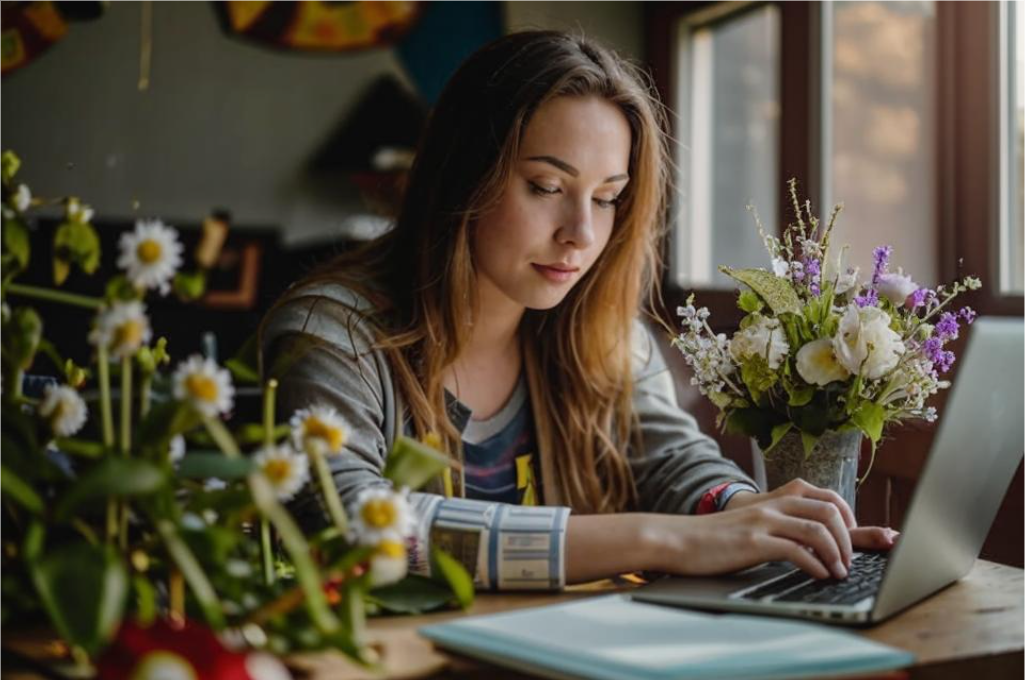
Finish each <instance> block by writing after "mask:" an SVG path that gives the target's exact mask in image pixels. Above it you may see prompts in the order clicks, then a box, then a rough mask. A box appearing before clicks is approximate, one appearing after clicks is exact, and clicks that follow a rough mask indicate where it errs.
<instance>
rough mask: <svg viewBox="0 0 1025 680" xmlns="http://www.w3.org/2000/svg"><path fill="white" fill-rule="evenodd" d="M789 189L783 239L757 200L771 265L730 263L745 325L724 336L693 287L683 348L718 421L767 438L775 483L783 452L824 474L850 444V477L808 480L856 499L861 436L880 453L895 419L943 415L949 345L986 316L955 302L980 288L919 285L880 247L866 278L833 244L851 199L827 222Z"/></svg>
mask: <svg viewBox="0 0 1025 680" xmlns="http://www.w3.org/2000/svg"><path fill="white" fill-rule="evenodd" d="M789 189H790V191H789V193H790V199H791V201H792V203H793V210H794V215H795V217H796V222H795V223H792V224H789V225H788V226H787V227H786V229H785V230H784V232H783V236H782V239H780V238H777V237H775V236H773V235H770V234H768V233H766V231H765V229H764V227H763V226H762V223H761V220H760V219H759V218H758V214H757V212H756V211H755V210H754V209H753V208H751V207H749V210H751V212H752V214H753V216H754V219H755V223H756V225H757V228H758V231H759V234H760V235H761V237H762V240H763V242H764V244H765V247H766V249H767V250H768V254H769V258H770V260H771V271H769V270H765V269H745V270H734V269H730V268H729V267H720V271H722V272H723V273H724V274H726V275H727V276H730V277H731V278H733V279H734V280H736V281H737V282H739V283H741V284H743V285H744V286H745V287H746V289H744V290H742V291H741V292H740V294H739V297H738V299H737V305H738V307H739V308H740V309H741V310H742V311H743V312H745V313H746V314H745V316H744V317H743V319H742V320H741V322H740V328H739V330H737V332H736V333H734V334H733V336H732V337H727V336H726V335H725V334H722V333H720V334H716V333H713V332H712V329H711V328H710V326H709V324H708V316H709V312H708V309H707V308H704V307H701V308H695V307H694V296H693V295H691V296H690V297H689V298H688V300H687V305H686V306H684V307H680V308H679V309H678V314H679V315H680V316H681V317H682V327H683V332H681V333H679V335H678V336H677V337H675V338H674V340H673V344H674V346H675V347H677V348H678V349H679V350H680V351H681V352H682V353H683V356H684V358H685V359H686V361H687V363H688V364H689V365H690V366H691V368H692V369H693V371H694V375H693V377H692V378H691V383H692V384H693V385H696V386H697V387H698V389H699V390H700V392H701V393H702V394H704V395H705V396H707V397H708V398H709V399H710V400H711V401H712V402H713V403H714V404H715V405H716V406H717V407H718V408H719V420H718V422H719V425H720V426H721V427H723V428H724V429H725V430H726V431H727V432H731V433H735V434H744V435H747V436H750V437H754V438H755V439H756V440H757V442H758V444H759V446H760V447H761V449H762V451H763V453H764V454H765V457H766V463H767V467H768V468H769V473H770V474H769V477H770V479H769V483H770V486H775V485H776V484H774V483H773V479H772V476H773V474H772V472H773V468H772V467H771V464H772V463H773V458H776V459H786V460H789V461H792V462H793V464H792V465H789V466H788V467H789V470H790V471H791V472H793V471H794V470H795V466H797V469H800V466H806V467H804V468H803V470H804V471H805V472H807V471H809V470H811V471H812V474H811V475H810V476H813V477H814V469H815V467H816V462H817V461H819V460H822V461H825V460H826V459H827V458H828V457H829V456H828V454H830V453H832V452H834V451H835V450H836V449H838V448H839V449H846V451H847V453H846V454H845V457H846V458H848V459H853V465H854V467H853V470H852V471H850V470H849V474H847V475H846V477H845V481H843V482H837V481H836V479H835V476H834V477H833V478H832V480H831V479H829V475H828V474H826V473H824V474H825V475H826V479H821V478H820V479H808V481H811V482H813V483H819V484H822V485H825V486H832V487H833V488H835V489H836V490H838V491H843V492H844V495H845V496H847V500H848V502H849V503H852V502H853V494H854V487H853V476H854V475H856V471H857V457H858V452H859V450H860V441H861V436H862V435H864V436H866V437H868V439H869V440H870V441H871V443H872V453H873V456H874V454H875V448H876V445H877V444H878V443H879V440H880V438H881V437H882V435H883V431H884V429H885V427H886V425H887V424H889V423H893V422H900V421H902V420H905V419H909V418H920V419H924V420H927V421H930V422H931V421H933V420H935V418H936V410H935V408H933V407H931V406H927V405H926V400H927V399H928V398H929V397H930V396H931V395H933V394H936V392H937V391H938V390H940V389H944V388H946V387H949V382H948V381H946V380H943V378H942V375H943V374H944V373H946V372H947V371H948V370H949V369H950V367H951V364H952V363H953V362H954V354H953V353H952V352H951V351H949V350H948V349H945V345H946V344H947V343H948V342H949V341H951V340H954V339H956V338H957V337H958V332H959V328H960V326H961V325H962V324H970V323H971V322H972V320H973V319H974V318H975V313H974V312H973V311H972V310H971V309H970V308H968V307H962V308H961V309H960V310H958V311H957V312H954V311H951V310H950V309H949V306H950V303H951V301H952V300H953V299H954V298H955V297H956V296H957V295H959V294H960V293H962V292H964V291H966V290H975V289H978V288H979V287H980V285H981V284H980V282H979V280H978V279H977V278H974V277H970V276H969V277H966V278H964V279H963V280H961V281H958V282H956V283H954V284H953V285H952V286H950V287H946V286H939V287H937V288H936V289H928V288H923V287H920V286H918V285H917V284H915V283H914V281H912V279H911V277H910V276H909V275H907V274H905V273H904V271H903V270H901V269H898V270H897V271H896V272H891V271H890V270H889V259H890V255H891V253H892V248H890V247H889V246H883V247H879V248H876V249H875V251H874V266H873V269H872V272H871V276H870V277H869V278H868V279H867V280H863V279H862V278H861V277H860V276H859V270H858V269H857V268H851V267H846V266H845V258H846V251H847V248H846V247H844V248H842V249H840V250H839V251H838V252H836V253H833V252H831V249H830V246H831V244H830V235H831V234H832V231H833V228H834V225H835V224H836V219H837V217H838V215H839V214H840V212H841V210H842V205H837V206H835V207H834V208H833V210H832V212H831V214H830V216H829V219H828V220H827V221H826V222H825V224H823V223H821V222H820V220H819V219H818V218H816V217H815V215H814V214H813V213H812V209H811V203H810V201H805V202H804V204H803V205H802V204H801V203H800V201H799V200H798V197H797V189H796V181H795V180H791V181H790V183H789ZM776 462H779V461H778V460H777V461H776ZM823 465H826V466H832V465H833V464H832V463H823ZM869 467H871V463H870V464H869ZM866 475H867V472H866ZM784 476H786V475H784ZM863 479H864V478H863ZM783 481H786V479H783V478H780V479H778V480H777V483H778V482H783ZM830 481H832V482H833V483H830ZM823 482H825V483H823ZM838 486H839V487H840V488H837V487H838Z"/></svg>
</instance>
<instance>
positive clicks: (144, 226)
mask: <svg viewBox="0 0 1025 680" xmlns="http://www.w3.org/2000/svg"><path fill="white" fill-rule="evenodd" d="M119 247H120V248H121V256H120V257H119V258H118V260H117V266H119V267H122V268H124V269H125V270H126V271H127V275H128V280H129V281H131V282H132V285H134V286H135V287H136V288H147V289H148V288H155V289H158V290H159V291H160V294H161V295H167V293H168V291H170V290H171V279H173V278H174V274H175V272H176V271H177V270H178V267H180V266H181V263H182V257H181V254H182V244H181V243H180V242H179V241H178V232H177V231H176V230H175V229H173V228H171V227H168V226H166V225H164V223H163V222H161V221H160V220H138V221H137V222H136V223H135V231H126V232H125V233H123V234H121V242H120V244H119Z"/></svg>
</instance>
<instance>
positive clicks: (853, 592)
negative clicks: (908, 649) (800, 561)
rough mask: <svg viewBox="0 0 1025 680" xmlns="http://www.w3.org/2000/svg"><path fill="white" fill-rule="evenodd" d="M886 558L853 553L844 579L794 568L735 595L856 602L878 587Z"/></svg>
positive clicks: (764, 600) (882, 554)
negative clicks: (813, 575)
mask: <svg viewBox="0 0 1025 680" xmlns="http://www.w3.org/2000/svg"><path fill="white" fill-rule="evenodd" d="M886 558H887V555H886V553H857V554H855V556H854V558H853V559H852V560H851V568H850V570H849V573H848V576H847V578H845V579H843V580H836V579H823V580H818V579H813V578H811V577H810V576H808V574H806V573H804V572H803V571H800V570H796V569H795V570H794V571H792V572H790V573H789V574H787V575H786V576H783V577H782V578H777V579H775V580H773V581H769V582H768V583H766V584H764V585H761V586H757V587H755V588H748V589H746V590H745V591H742V592H738V593H737V594H736V597H738V598H740V599H743V600H756V601H760V602H806V603H816V604H855V603H857V602H860V601H861V600H864V599H865V598H866V597H870V596H872V595H874V594H875V593H876V591H877V590H879V584H880V583H881V582H882V580H883V573H884V572H885V571H886Z"/></svg>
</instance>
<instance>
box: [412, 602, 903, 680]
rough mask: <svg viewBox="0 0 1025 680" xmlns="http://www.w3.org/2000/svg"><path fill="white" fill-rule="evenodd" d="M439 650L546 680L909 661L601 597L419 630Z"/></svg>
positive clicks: (761, 672)
mask: <svg viewBox="0 0 1025 680" xmlns="http://www.w3.org/2000/svg"><path fill="white" fill-rule="evenodd" d="M419 632H420V634H421V635H423V636H424V637H426V638H428V639H429V640H431V641H432V642H434V643H435V644H436V645H438V646H439V647H443V648H445V649H450V650H452V651H455V652H460V653H462V654H465V655H467V656H472V657H476V658H479V659H483V660H485V661H489V662H491V663H494V664H497V665H500V666H508V667H510V668H515V669H519V670H523V671H526V672H530V673H533V674H535V675H540V676H543V677H548V678H560V679H562V678H590V679H593V680H713V679H718V678H729V679H730V680H772V679H774V678H807V677H821V676H824V675H848V674H855V673H857V674H863V673H871V672H876V671H884V670H891V669H895V668H902V667H904V666H909V665H911V664H912V663H913V662H914V656H913V655H912V654H910V653H908V652H905V651H903V650H899V649H894V648H893V647H888V646H886V645H882V644H879V643H877V642H873V641H871V640H868V639H866V638H864V637H861V636H859V635H857V634H855V633H851V632H847V631H844V630H840V629H834V628H829V627H827V626H823V625H818V624H813V623H802V622H796V621H789V620H785V619H773V618H767V617H756V616H745V615H736V614H706V613H700V612H695V611H690V610H684V609H674V608H670V607H662V606H659V605H653V604H646V603H642V602H633V601H631V600H630V599H629V597H627V596H626V595H622V594H617V595H606V596H602V597H597V598H591V599H585V600H577V601H573V602H569V603H565V604H558V605H552V606H548V607H538V608H534V609H521V610H517V611H511V612H504V613H501V614H491V615H487V616H472V617H467V618H464V619H459V620H456V621H452V622H448V623H441V624H436V625H431V626H426V627H424V628H421V629H420V631H419Z"/></svg>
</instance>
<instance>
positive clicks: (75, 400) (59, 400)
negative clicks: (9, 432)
mask: <svg viewBox="0 0 1025 680" xmlns="http://www.w3.org/2000/svg"><path fill="white" fill-rule="evenodd" d="M88 413H89V410H88V409H87V408H86V406H85V401H83V400H82V397H81V396H80V395H79V394H78V392H76V391H75V389H74V388H72V387H68V386H67V385H60V386H54V385H47V386H46V391H45V392H44V393H43V401H42V402H40V404H39V415H41V416H43V417H44V418H46V420H47V421H49V423H50V428H51V429H52V430H53V433H54V434H55V435H57V436H58V437H70V436H71V435H73V434H75V433H76V432H78V431H79V430H80V429H82V426H83V425H85V418H86V416H87V415H88Z"/></svg>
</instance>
